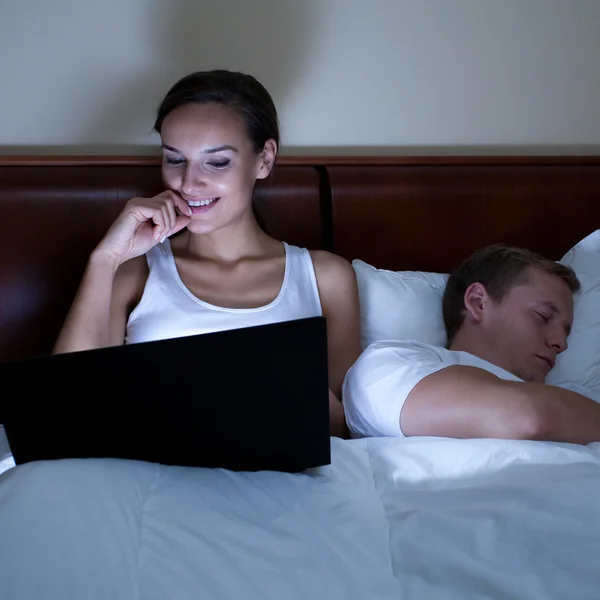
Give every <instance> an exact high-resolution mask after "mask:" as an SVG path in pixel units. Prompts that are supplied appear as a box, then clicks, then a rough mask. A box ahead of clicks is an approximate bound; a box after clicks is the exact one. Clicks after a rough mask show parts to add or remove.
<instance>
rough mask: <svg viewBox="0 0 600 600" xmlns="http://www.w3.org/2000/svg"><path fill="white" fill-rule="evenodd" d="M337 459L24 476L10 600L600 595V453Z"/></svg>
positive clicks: (8, 483) (10, 536)
mask: <svg viewBox="0 0 600 600" xmlns="http://www.w3.org/2000/svg"><path fill="white" fill-rule="evenodd" d="M332 461H333V462H332V465H331V466H328V467H324V468H321V469H316V470H314V471H312V472H310V473H307V474H299V475H289V474H280V473H268V472H263V473H233V472H228V471H223V470H208V469H191V468H179V467H165V466H158V465H153V464H147V463H141V462H129V461H118V460H68V461H57V462H53V463H32V464H28V465H23V466H19V467H16V468H13V469H10V470H8V471H7V472H5V473H4V474H3V475H1V476H0V599H2V600H37V599H40V600H41V599H43V600H54V599H57V600H58V599H60V600H70V599H73V600H96V599H102V600H108V599H110V600H118V599H125V598H127V599H136V600H137V599H140V600H142V599H143V600H146V599H148V600H149V599H159V598H160V599H167V598H168V599H175V600H184V599H188V598H189V599H192V598H193V599H199V598H202V599H215V600H216V599H227V600H232V599H235V600H254V599H256V600H258V599H261V600H265V599H277V600H288V599H289V600H295V599H303V600H304V599H311V600H312V599H321V598H323V599H327V600H334V599H344V600H352V599H357V600H358V599H360V600H371V599H373V600H375V599H379V598H390V599H391V598H394V599H396V598H402V599H418V600H438V599H461V600H469V599H475V598H477V599H484V598H490V599H491V598H494V599H502V600H512V599H531V600H546V599H554V598H556V599H560V600H576V599H582V600H583V599H586V600H597V599H599V598H600V444H592V445H590V446H587V447H582V446H575V445H569V444H556V443H543V442H515V441H495V440H473V441H470V440H448V439H440V438H420V439H418V438H412V439H406V440H400V439H365V440H352V441H341V440H337V439H333V440H332Z"/></svg>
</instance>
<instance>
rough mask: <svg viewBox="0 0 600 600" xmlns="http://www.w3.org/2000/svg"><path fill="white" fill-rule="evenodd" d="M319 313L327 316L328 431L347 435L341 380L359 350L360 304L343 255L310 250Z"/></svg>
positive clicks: (354, 274)
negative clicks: (329, 422)
mask: <svg viewBox="0 0 600 600" xmlns="http://www.w3.org/2000/svg"><path fill="white" fill-rule="evenodd" d="M311 256H312V259H313V264H314V266H315V273H316V276H317V285H318V288H319V294H320V297H321V307H322V310H323V316H324V317H325V318H326V319H327V346H328V347H327V351H328V366H329V389H330V391H331V392H332V394H333V398H332V397H331V396H332V394H330V402H329V408H330V414H331V431H332V433H333V434H334V435H339V436H340V437H346V436H347V427H346V421H345V418H344V411H343V408H342V404H341V399H342V397H341V396H342V383H343V381H344V378H345V377H346V373H347V372H348V370H349V369H350V367H351V366H352V365H353V364H354V362H355V361H356V359H357V358H358V357H359V355H360V352H361V347H360V305H359V298H358V284H357V281H356V273H355V272H354V269H353V268H352V265H351V264H350V263H349V262H348V261H347V260H345V259H343V258H341V257H340V256H336V255H335V254H331V253H330V252H325V251H321V250H318V251H313V252H311Z"/></svg>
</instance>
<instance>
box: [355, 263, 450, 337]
mask: <svg viewBox="0 0 600 600" xmlns="http://www.w3.org/2000/svg"><path fill="white" fill-rule="evenodd" d="M352 266H353V267H354V270H355V271H356V277H357V280H358V292H359V296H360V314H361V342H362V346H363V349H364V348H366V347H367V346H368V345H369V344H371V343H373V342H376V341H379V340H403V339H412V340H417V341H421V342H426V343H428V344H432V345H435V346H444V345H445V344H446V330H445V328H444V319H443V317H442V296H443V295H444V289H445V287H446V282H447V281H448V275H447V274H443V273H425V272H421V271H386V270H384V269H376V268H375V267H373V266H371V265H369V264H367V263H366V262H363V261H362V260H354V261H352Z"/></svg>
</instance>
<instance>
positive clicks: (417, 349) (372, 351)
mask: <svg viewBox="0 0 600 600" xmlns="http://www.w3.org/2000/svg"><path fill="white" fill-rule="evenodd" d="M452 355H453V353H452V352H450V351H449V350H447V349H446V348H444V347H443V346H435V345H432V344H428V343H426V342H421V341H418V340H379V341H376V342H372V343H371V344H369V345H368V346H367V347H366V348H365V350H364V352H363V354H362V356H363V357H370V356H389V357H394V356H395V357H397V358H398V359H406V360H416V359H418V358H419V357H423V358H428V359H430V360H437V361H444V360H448V359H449V358H451V357H452Z"/></svg>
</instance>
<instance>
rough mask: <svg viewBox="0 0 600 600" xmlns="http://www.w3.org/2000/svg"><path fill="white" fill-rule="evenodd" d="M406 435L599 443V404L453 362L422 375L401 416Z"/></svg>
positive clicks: (567, 393) (407, 399) (583, 397)
mask: <svg viewBox="0 0 600 600" xmlns="http://www.w3.org/2000/svg"><path fill="white" fill-rule="evenodd" d="M400 426H401V429H402V431H403V432H404V434H405V435H407V436H415V435H424V436H441V437H455V438H503V439H523V440H546V441H555V442H571V443H576V444H589V443H591V442H597V441H600V404H598V403H596V402H594V401H593V400H590V399H589V398H586V397H585V396H582V395H580V394H577V393H576V392H572V391H570V390H565V389H562V388H558V387H554V386H550V385H546V384H543V383H524V382H515V381H506V380H504V379H500V378H498V377H496V376H495V375H493V374H492V373H489V372H488V371H485V370H483V369H479V368H476V367H466V366H458V365H457V366H451V367H448V368H446V369H443V370H441V371H437V372H436V373H433V374H431V375H429V376H427V377H425V378H424V379H422V380H421V381H420V382H419V383H418V384H417V385H416V386H415V387H414V388H413V389H412V391H411V392H410V393H409V395H408V397H407V398H406V402H405V403H404V406H403V408H402V412H401V415H400Z"/></svg>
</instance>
